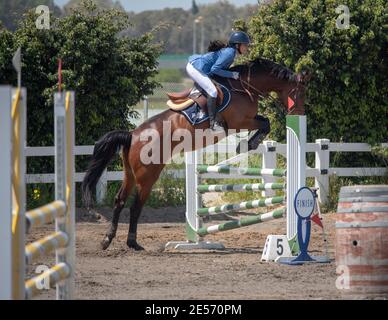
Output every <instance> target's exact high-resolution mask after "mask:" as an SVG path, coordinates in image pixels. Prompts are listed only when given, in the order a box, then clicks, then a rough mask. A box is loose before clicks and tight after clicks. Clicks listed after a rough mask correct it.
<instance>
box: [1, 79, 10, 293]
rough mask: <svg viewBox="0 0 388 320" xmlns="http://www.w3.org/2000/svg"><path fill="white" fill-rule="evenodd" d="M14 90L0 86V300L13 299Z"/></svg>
mask: <svg viewBox="0 0 388 320" xmlns="http://www.w3.org/2000/svg"><path fill="white" fill-rule="evenodd" d="M11 106H12V88H11V87H10V86H0V114H1V116H0V146H2V148H3V150H4V152H2V153H1V156H0V177H1V179H0V195H1V202H2V203H1V205H2V213H1V214H0V300H11V299H12V231H11V230H12V229H11V227H12V192H11V189H12V188H11V186H12V180H11V172H12V155H11V150H12V128H11V123H12V120H11Z"/></svg>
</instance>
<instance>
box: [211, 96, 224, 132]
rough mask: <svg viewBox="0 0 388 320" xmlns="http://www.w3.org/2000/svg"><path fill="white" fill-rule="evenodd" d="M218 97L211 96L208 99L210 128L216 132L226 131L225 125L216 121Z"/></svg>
mask: <svg viewBox="0 0 388 320" xmlns="http://www.w3.org/2000/svg"><path fill="white" fill-rule="evenodd" d="M216 102H217V98H212V97H209V98H208V99H207V112H208V113H209V122H210V129H211V130H213V131H214V132H222V131H224V128H223V126H221V125H220V124H219V123H218V121H216V115H217V111H216V109H217V105H216Z"/></svg>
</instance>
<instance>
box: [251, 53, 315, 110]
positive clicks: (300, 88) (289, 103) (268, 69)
mask: <svg viewBox="0 0 388 320" xmlns="http://www.w3.org/2000/svg"><path fill="white" fill-rule="evenodd" d="M310 78H311V75H310V74H308V73H306V72H301V73H298V74H296V73H294V72H293V71H292V70H290V69H288V68H286V67H284V66H282V65H280V64H277V63H275V62H273V61H270V60H267V59H262V58H259V59H256V60H254V61H251V62H250V63H249V64H248V71H247V80H248V83H250V86H251V87H252V88H254V89H256V90H255V91H257V92H259V93H260V94H261V95H262V96H268V93H269V92H271V91H274V92H276V93H277V94H278V97H279V100H280V102H281V103H282V104H283V106H284V108H285V109H286V110H287V112H288V113H289V114H299V115H303V114H304V100H305V91H306V84H307V82H308V80H309V79H310Z"/></svg>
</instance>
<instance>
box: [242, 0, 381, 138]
mask: <svg viewBox="0 0 388 320" xmlns="http://www.w3.org/2000/svg"><path fill="white" fill-rule="evenodd" d="M346 3H347V5H348V7H349V9H350V13H351V17H350V27H349V29H339V28H337V27H336V20H337V18H338V16H339V14H338V13H336V7H337V6H338V2H337V1H334V0H327V1H321V0H310V1H305V0H292V1H289V0H275V1H273V4H270V5H265V6H262V7H261V9H260V10H259V11H258V13H257V14H256V15H255V16H254V17H253V18H252V19H251V20H250V21H249V32H250V34H251V35H252V37H253V42H254V45H253V48H252V49H253V50H252V51H251V58H254V57H258V56H260V57H266V58H268V59H271V60H274V61H276V62H278V63H281V64H284V65H286V66H287V67H290V68H291V69H293V70H296V71H301V70H310V72H311V73H312V75H313V77H312V79H311V81H310V83H309V86H308V90H307V97H306V98H307V102H306V114H307V115H308V117H307V119H308V130H309V140H314V139H316V138H323V137H325V138H329V139H331V140H332V141H344V142H369V143H377V142H383V141H385V140H386V138H387V137H388V125H387V120H386V119H388V111H387V110H388V105H387V101H388V99H387V90H388V83H387V77H386V75H387V74H388V66H387V61H386V55H385V51H386V48H387V47H386V33H385V32H384V29H383V28H384V15H385V12H386V6H385V5H386V3H385V1H384V0H351V1H347V2H346ZM283 119H284V117H283ZM273 127H274V128H275V129H277V130H275V137H274V138H275V139H276V140H281V137H284V136H285V133H284V129H283V128H284V127H285V126H284V123H283V122H281V124H280V125H279V124H275V125H274V126H273Z"/></svg>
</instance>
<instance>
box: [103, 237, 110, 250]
mask: <svg viewBox="0 0 388 320" xmlns="http://www.w3.org/2000/svg"><path fill="white" fill-rule="evenodd" d="M111 242H112V240H111V239H109V237H108V236H106V237H105V238H104V240H102V241H101V249H102V250H106V249H108V247H109V246H110V244H111Z"/></svg>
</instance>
